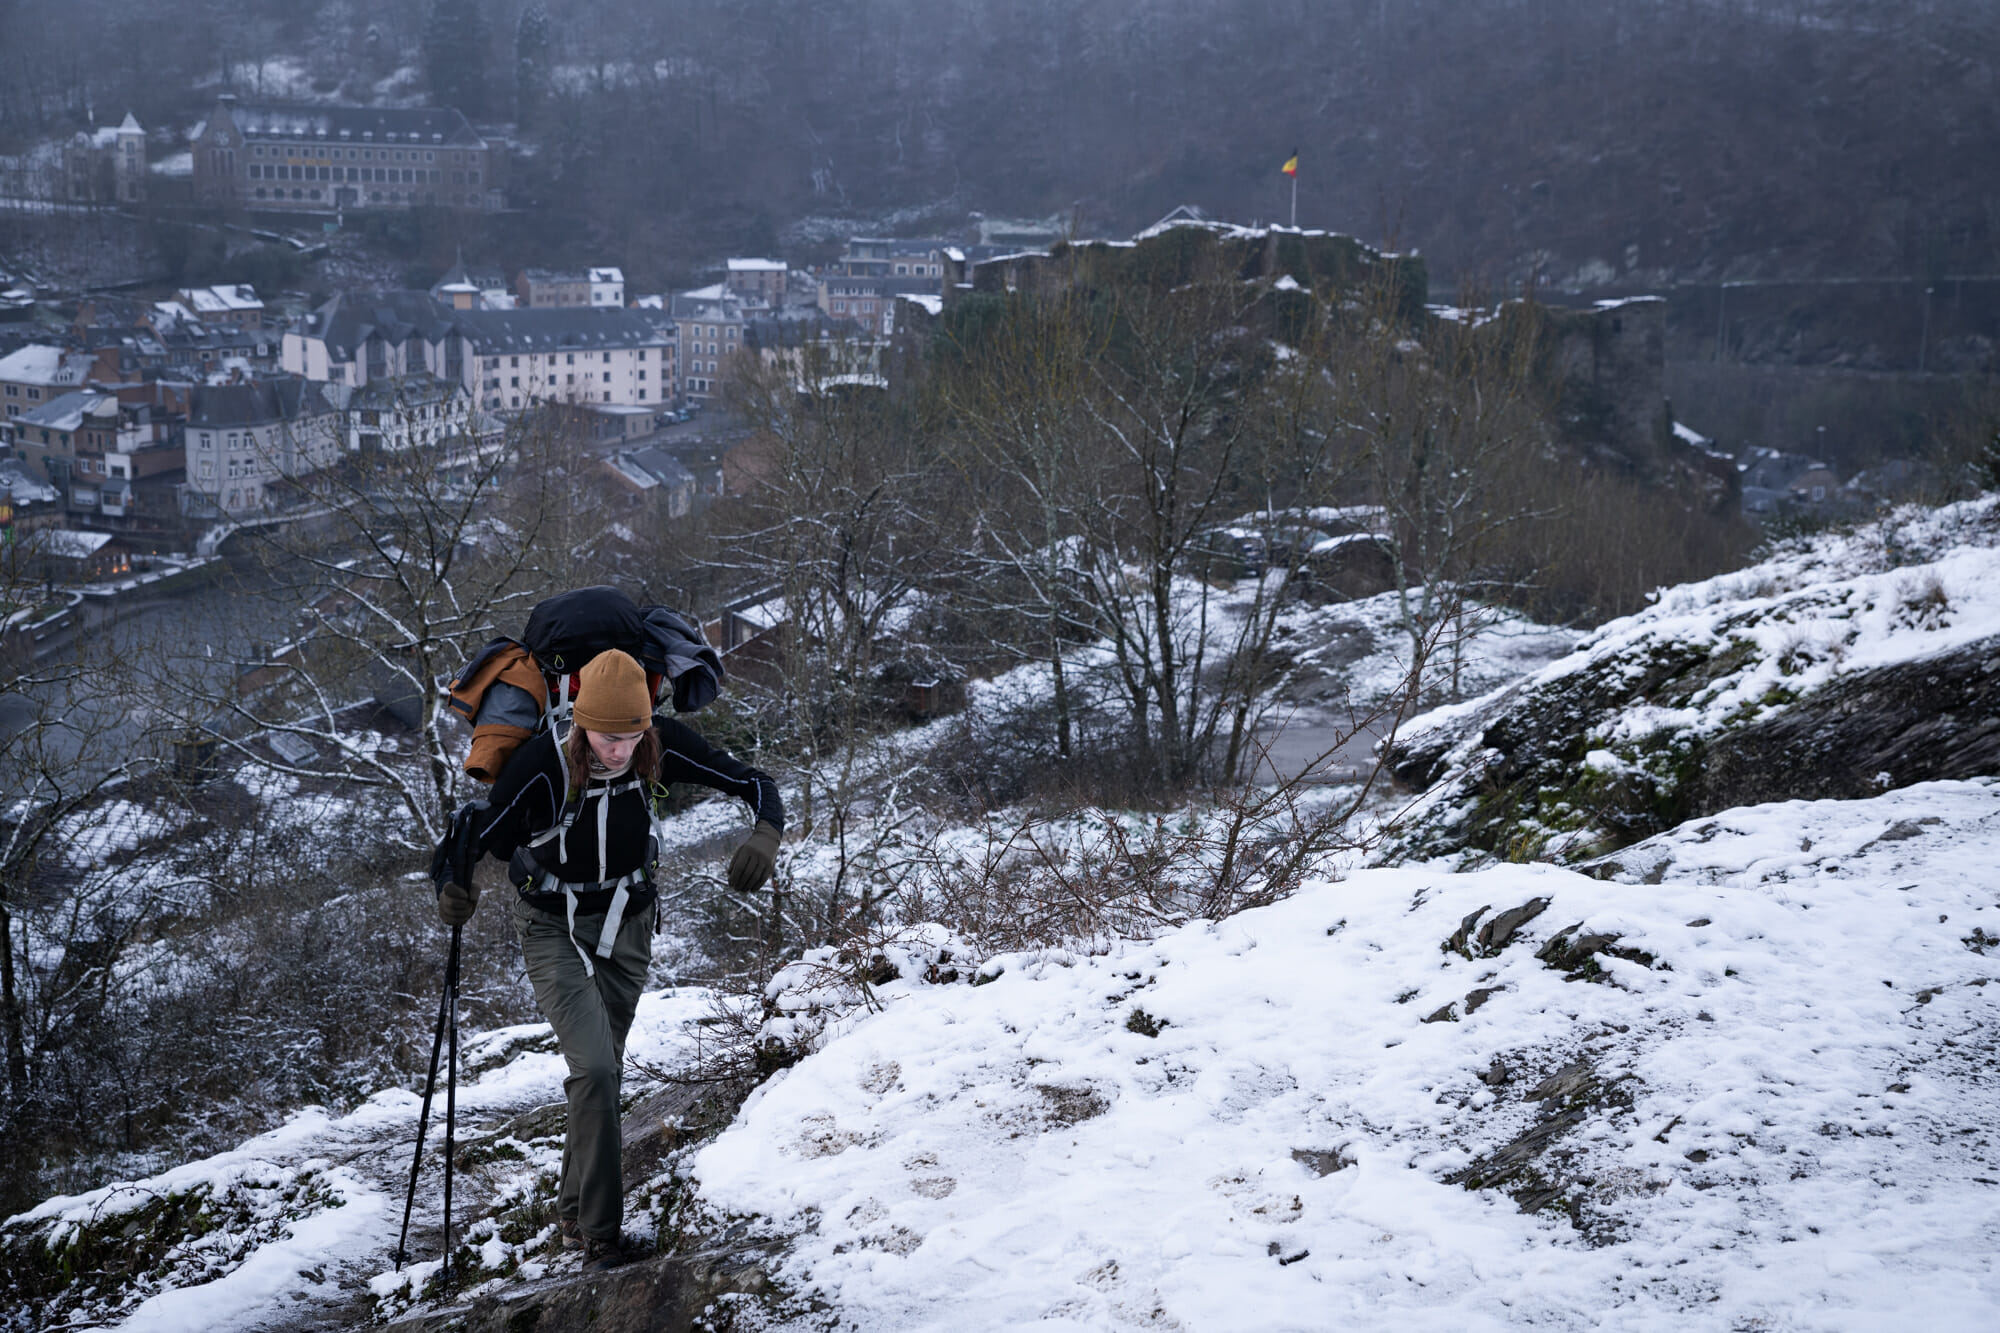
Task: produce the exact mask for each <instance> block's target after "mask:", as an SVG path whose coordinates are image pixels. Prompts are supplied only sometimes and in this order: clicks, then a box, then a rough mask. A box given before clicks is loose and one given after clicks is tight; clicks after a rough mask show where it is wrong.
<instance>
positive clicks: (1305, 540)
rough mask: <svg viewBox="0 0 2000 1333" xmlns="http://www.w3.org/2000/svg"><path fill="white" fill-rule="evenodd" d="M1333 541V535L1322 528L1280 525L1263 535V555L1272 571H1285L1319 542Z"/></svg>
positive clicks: (1295, 524)
mask: <svg viewBox="0 0 2000 1333" xmlns="http://www.w3.org/2000/svg"><path fill="white" fill-rule="evenodd" d="M1331 540H1333V534H1332V533H1330V532H1328V531H1326V530H1325V529H1323V528H1315V527H1312V526H1311V525H1309V524H1305V523H1280V524H1278V525H1277V526H1275V527H1272V528H1269V529H1267V530H1266V531H1265V533H1264V554H1265V558H1266V559H1268V560H1269V561H1270V562H1271V567H1272V568H1273V569H1287V568H1290V567H1291V564H1292V562H1293V561H1294V560H1297V559H1302V558H1303V557H1304V556H1305V554H1306V553H1307V552H1308V551H1310V550H1312V549H1313V548H1314V547H1315V546H1318V545H1319V544H1320V543H1321V542H1324V541H1331Z"/></svg>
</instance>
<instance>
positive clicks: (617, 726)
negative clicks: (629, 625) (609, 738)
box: [573, 648, 653, 735]
mask: <svg viewBox="0 0 2000 1333" xmlns="http://www.w3.org/2000/svg"><path fill="white" fill-rule="evenodd" d="M576 681H577V687H576V708H575V709H574V710H573V715H574V716H575V718H576V725H578V726H579V727H582V728H583V729H584V730H585V731H608V732H610V733H612V734H613V735H622V734H624V733H626V732H630V731H644V730H645V729H646V728H647V727H650V726H652V725H653V696H652V694H651V693H650V692H649V691H648V690H647V689H646V669H645V668H644V667H642V666H640V665H639V664H638V663H637V662H635V661H633V660H632V655H631V654H630V653H623V652H620V651H619V650H618V649H616V648H613V649H610V650H609V651H607V652H602V653H599V654H598V655H597V656H595V657H593V658H591V659H590V662H589V663H588V664H587V665H586V666H585V667H584V668H583V670H581V671H579V672H577V673H576Z"/></svg>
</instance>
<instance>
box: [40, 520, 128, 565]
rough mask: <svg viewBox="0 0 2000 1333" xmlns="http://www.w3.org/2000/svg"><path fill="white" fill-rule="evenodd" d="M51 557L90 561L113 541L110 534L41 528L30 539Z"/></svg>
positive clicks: (71, 529)
mask: <svg viewBox="0 0 2000 1333" xmlns="http://www.w3.org/2000/svg"><path fill="white" fill-rule="evenodd" d="M30 540H31V541H32V543H33V544H34V545H35V546H38V547H40V548H41V549H42V550H43V551H46V552H47V553H48V554H50V555H59V556H62V557H64V558H65V559H68V560H88V559H89V558H90V557H91V556H93V555H96V554H97V553H98V552H99V551H101V550H103V549H104V548H105V546H107V545H108V544H109V543H110V541H111V534H110V533H108V532H78V531H76V530H75V529H73V528H41V529H38V530H37V531H36V532H35V534H34V536H33V537H32V538H31V539H30Z"/></svg>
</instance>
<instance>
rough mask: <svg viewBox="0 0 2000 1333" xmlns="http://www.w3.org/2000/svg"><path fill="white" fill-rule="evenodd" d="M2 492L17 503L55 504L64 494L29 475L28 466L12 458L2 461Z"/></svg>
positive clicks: (0, 473)
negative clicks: (25, 466)
mask: <svg viewBox="0 0 2000 1333" xmlns="http://www.w3.org/2000/svg"><path fill="white" fill-rule="evenodd" d="M0 493H4V494H5V495H7V496H9V497H10V498H11V499H12V500H13V502H14V503H15V504H17V505H31V504H53V503H54V502H55V501H56V500H58V499H60V498H61V496H62V492H61V491H58V490H57V489H56V488H55V487H53V486H51V485H49V484H48V483H47V482H45V481H43V480H41V479H40V478H39V477H34V476H31V475H29V473H28V470H27V469H26V468H24V467H22V466H21V465H20V464H19V463H16V462H13V461H12V460H8V461H6V462H0Z"/></svg>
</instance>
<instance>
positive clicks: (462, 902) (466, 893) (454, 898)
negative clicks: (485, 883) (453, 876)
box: [438, 876, 479, 926]
mask: <svg viewBox="0 0 2000 1333" xmlns="http://www.w3.org/2000/svg"><path fill="white" fill-rule="evenodd" d="M467 878H470V876H468V877H467ZM478 906H479V886H478V885H477V884H459V883H456V882H451V883H447V884H446V885H445V886H444V887H443V888H441V889H439V890H438V916H439V918H440V919H441V920H443V922H444V923H445V924H446V925H447V926H462V925H464V924H465V923H466V922H468V921H470V920H472V913H473V910H474V909H475V908H477V907H478Z"/></svg>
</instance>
